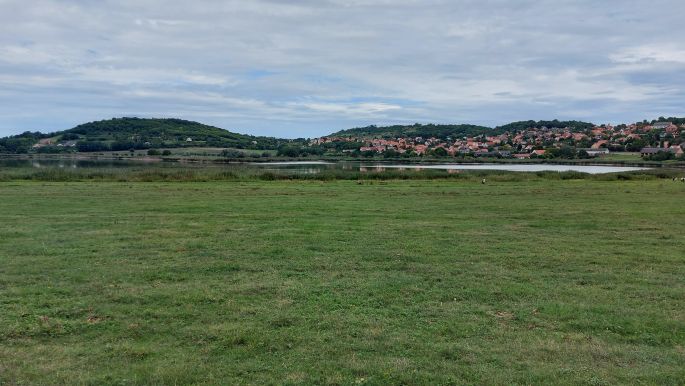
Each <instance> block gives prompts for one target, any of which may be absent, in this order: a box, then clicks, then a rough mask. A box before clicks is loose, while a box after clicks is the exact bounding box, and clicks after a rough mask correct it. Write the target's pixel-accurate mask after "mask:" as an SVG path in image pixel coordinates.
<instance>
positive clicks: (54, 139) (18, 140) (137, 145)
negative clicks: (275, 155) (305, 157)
mask: <svg viewBox="0 0 685 386" xmlns="http://www.w3.org/2000/svg"><path fill="white" fill-rule="evenodd" d="M280 142H282V141H280ZM278 144H279V140H278V139H276V138H273V137H255V136H251V135H245V134H238V133H234V132H231V131H228V130H224V129H220V128H218V127H214V126H209V125H205V124H202V123H198V122H193V121H186V120H182V119H156V118H114V119H109V120H102V121H96V122H89V123H85V124H81V125H78V126H76V127H74V128H72V129H69V130H64V131H59V132H55V133H50V134H42V133H31V132H26V133H23V134H20V135H16V136H13V137H8V138H4V139H2V140H0V151H3V150H4V151H5V152H10V153H25V152H27V151H28V150H29V149H30V148H32V147H34V148H35V149H36V150H37V151H42V152H52V151H55V152H57V151H63V150H64V149H69V148H72V149H73V148H76V149H78V150H79V151H81V152H89V151H106V150H115V151H120V150H128V149H147V148H174V147H185V146H203V147H233V148H239V149H258V150H262V149H275V148H276V147H278Z"/></svg>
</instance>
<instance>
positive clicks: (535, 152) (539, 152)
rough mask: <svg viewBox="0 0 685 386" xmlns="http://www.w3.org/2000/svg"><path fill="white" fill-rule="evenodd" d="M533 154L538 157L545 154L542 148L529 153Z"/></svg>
mask: <svg viewBox="0 0 685 386" xmlns="http://www.w3.org/2000/svg"><path fill="white" fill-rule="evenodd" d="M533 154H535V155H536V156H538V157H540V156H543V155H545V151H544V150H533V152H532V153H531V155H533Z"/></svg>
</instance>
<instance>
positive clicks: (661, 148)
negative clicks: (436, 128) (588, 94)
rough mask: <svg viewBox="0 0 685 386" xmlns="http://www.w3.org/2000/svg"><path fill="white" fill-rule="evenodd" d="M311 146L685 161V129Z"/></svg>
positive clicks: (670, 126)
mask: <svg viewBox="0 0 685 386" xmlns="http://www.w3.org/2000/svg"><path fill="white" fill-rule="evenodd" d="M309 144H310V146H325V147H327V148H328V149H338V148H341V147H339V146H330V145H336V144H338V145H339V144H358V145H359V146H358V147H354V148H350V147H349V146H342V150H340V151H341V152H343V153H357V154H362V155H366V156H373V155H374V154H386V155H388V154H390V155H404V156H423V155H434V156H451V157H456V156H472V157H497V158H518V159H529V158H560V157H561V158H592V157H602V156H606V155H607V154H610V153H612V152H633V153H638V152H639V153H640V155H641V156H642V157H645V158H647V157H652V156H655V155H657V154H664V155H665V158H676V157H682V156H683V153H684V149H685V124H681V125H677V124H674V123H673V122H655V123H652V124H648V123H646V122H642V123H635V124H630V125H625V124H621V125H616V126H612V125H601V126H595V127H593V128H592V129H589V130H585V131H577V130H573V129H572V128H570V127H566V128H547V127H544V126H543V127H531V128H528V129H525V130H520V131H516V132H508V131H507V132H504V133H502V134H500V135H491V136H488V135H479V136H473V137H462V138H451V137H446V138H435V137H430V138H423V137H398V138H368V137H354V136H331V137H321V138H316V139H313V140H311V141H310V143H309Z"/></svg>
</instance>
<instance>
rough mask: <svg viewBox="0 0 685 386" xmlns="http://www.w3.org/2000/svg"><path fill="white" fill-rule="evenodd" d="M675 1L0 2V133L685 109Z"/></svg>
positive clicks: (627, 117) (485, 120)
mask: <svg viewBox="0 0 685 386" xmlns="http://www.w3.org/2000/svg"><path fill="white" fill-rule="evenodd" d="M683 15H685V1H682V0H604V1H597V0H575V1H570V0H534V1H533V0H494V1H487V0H478V1H471V0H451V1H450V0H443V1H438V0H420V1H419V0H300V1H297V0H291V1H285V0H240V1H231V0H223V1H201V0H198V1H162V0H111V1H110V0H74V1H58V0H31V1H27V0H0V135H8V134H14V133H19V132H22V131H25V130H40V131H55V130H61V129H67V128H71V127H73V126H74V125H76V124H79V123H82V122H85V121H92V120H99V119H105V118H111V117H121V116H140V117H179V118H184V119H190V120H197V121H201V122H203V123H208V124H213V125H216V126H219V127H222V128H225V129H229V130H234V131H239V132H245V133H251V134H259V135H276V136H282V137H312V136H318V135H323V134H327V133H330V132H331V131H334V130H337V129H342V128H349V127H353V126H359V125H367V124H390V123H414V122H424V123H425V122H435V123H478V124H485V125H497V124H502V123H506V122H509V121H514V120H523V119H553V118H559V119H581V120H590V121H593V122H598V123H604V122H628V121H637V120H642V119H652V118H656V117H658V116H660V115H664V116H669V115H672V116H676V115H677V116H685V23H684V22H683Z"/></svg>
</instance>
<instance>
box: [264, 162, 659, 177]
mask: <svg viewBox="0 0 685 386" xmlns="http://www.w3.org/2000/svg"><path fill="white" fill-rule="evenodd" d="M253 165H255V166H256V167H260V168H264V169H267V170H270V171H278V170H293V171H300V172H304V173H316V172H317V171H321V170H326V169H343V170H359V171H363V172H383V171H385V170H389V169H395V170H417V171H418V170H425V169H433V170H449V171H455V172H456V171H460V170H503V171H511V172H540V171H553V172H567V171H575V172H582V173H589V174H602V173H617V172H629V171H637V170H646V169H649V168H643V167H629V166H612V165H555V164H458V163H454V164H423V165H418V164H397V163H388V164H385V163H364V162H335V163H333V162H323V161H311V162H309V161H305V162H271V163H261V164H260V163H254V164H253Z"/></svg>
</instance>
